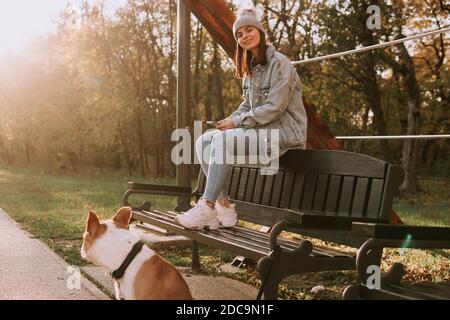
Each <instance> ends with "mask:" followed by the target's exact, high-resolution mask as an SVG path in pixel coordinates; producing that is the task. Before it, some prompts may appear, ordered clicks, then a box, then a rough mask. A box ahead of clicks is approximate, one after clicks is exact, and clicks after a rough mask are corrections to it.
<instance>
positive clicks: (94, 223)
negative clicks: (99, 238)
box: [86, 208, 100, 235]
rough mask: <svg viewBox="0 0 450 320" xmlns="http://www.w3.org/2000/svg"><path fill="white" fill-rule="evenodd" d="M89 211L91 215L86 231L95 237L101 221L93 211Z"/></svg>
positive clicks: (89, 215)
mask: <svg viewBox="0 0 450 320" xmlns="http://www.w3.org/2000/svg"><path fill="white" fill-rule="evenodd" d="M88 209H89V214H88V217H87V220H86V231H87V232H88V233H89V234H91V235H94V234H95V232H96V231H97V229H98V226H99V225H100V220H99V219H98V217H97V214H96V213H95V212H94V211H92V210H91V209H90V208H88Z"/></svg>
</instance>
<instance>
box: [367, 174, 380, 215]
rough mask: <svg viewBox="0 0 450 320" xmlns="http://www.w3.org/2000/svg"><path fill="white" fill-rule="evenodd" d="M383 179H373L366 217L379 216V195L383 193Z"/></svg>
mask: <svg viewBox="0 0 450 320" xmlns="http://www.w3.org/2000/svg"><path fill="white" fill-rule="evenodd" d="M383 186H384V180H381V179H373V180H372V188H371V191H370V196H369V203H368V205H367V216H368V217H374V218H375V217H379V215H380V205H381V196H382V195H383Z"/></svg>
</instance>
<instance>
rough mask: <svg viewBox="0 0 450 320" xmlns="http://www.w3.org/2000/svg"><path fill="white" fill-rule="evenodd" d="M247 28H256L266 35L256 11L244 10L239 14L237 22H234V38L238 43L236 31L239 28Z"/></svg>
mask: <svg viewBox="0 0 450 320" xmlns="http://www.w3.org/2000/svg"><path fill="white" fill-rule="evenodd" d="M246 26H252V27H255V28H257V29H259V30H261V31H262V32H264V33H265V31H264V28H263V26H262V24H261V22H259V20H258V17H257V16H256V11H255V10H254V9H244V10H242V12H241V13H240V14H239V16H238V17H237V19H236V21H235V22H234V24H233V35H234V38H235V39H236V41H237V37H236V31H237V30H238V29H239V28H242V27H246Z"/></svg>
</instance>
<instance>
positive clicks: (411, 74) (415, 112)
mask: <svg viewBox="0 0 450 320" xmlns="http://www.w3.org/2000/svg"><path fill="white" fill-rule="evenodd" d="M399 47H400V56H401V58H402V60H403V62H404V67H405V69H404V70H405V72H404V75H405V81H406V87H407V90H408V126H407V131H406V134H408V135H418V134H420V105H421V99H420V91H419V84H418V83H417V79H416V72H415V68H414V61H413V59H412V58H411V56H410V55H409V53H408V51H407V50H406V47H405V45H404V44H401V45H400V46H399ZM418 153H419V143H418V140H405V142H404V145H403V156H402V166H403V169H404V170H405V181H404V182H403V184H402V185H401V187H400V188H401V190H405V191H409V192H417V191H418V185H417V163H418Z"/></svg>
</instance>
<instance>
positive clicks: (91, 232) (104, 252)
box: [81, 207, 192, 300]
mask: <svg viewBox="0 0 450 320" xmlns="http://www.w3.org/2000/svg"><path fill="white" fill-rule="evenodd" d="M130 219H131V208H130V207H123V208H121V209H119V210H118V211H117V213H116V215H115V216H114V218H113V219H112V220H108V221H105V222H100V221H99V219H98V217H97V215H96V214H95V212H93V211H92V210H90V209H89V215H88V218H87V221H86V231H85V232H84V234H83V245H82V247H81V256H82V257H83V259H86V260H88V261H91V262H93V263H94V264H96V265H98V266H101V267H103V268H104V269H105V271H106V272H108V274H110V275H112V276H113V277H114V278H115V280H114V288H115V292H116V299H118V300H120V299H125V300H134V299H136V300H149V299H152V300H190V299H192V296H191V293H190V290H189V287H188V286H187V284H186V282H185V281H184V279H183V277H182V276H181V274H180V273H179V272H178V270H177V269H175V267H174V266H173V265H171V264H170V263H169V262H167V261H166V260H164V259H163V258H162V257H161V256H159V255H158V254H157V253H156V252H154V251H153V250H151V249H150V248H149V247H147V246H145V245H142V242H141V241H140V239H139V237H138V236H137V235H135V234H133V233H132V232H130V231H129V230H128V225H129V223H130Z"/></svg>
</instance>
